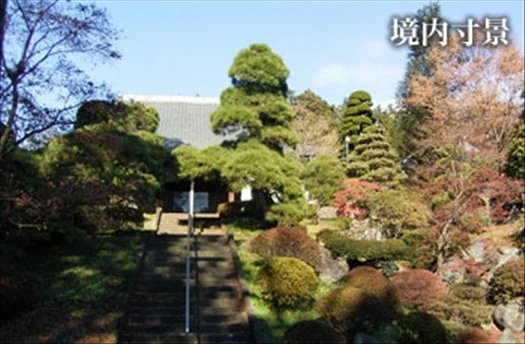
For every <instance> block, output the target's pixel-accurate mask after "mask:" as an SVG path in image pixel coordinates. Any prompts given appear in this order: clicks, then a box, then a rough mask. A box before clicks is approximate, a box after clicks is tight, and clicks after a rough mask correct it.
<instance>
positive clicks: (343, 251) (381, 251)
mask: <svg viewBox="0 0 525 344" xmlns="http://www.w3.org/2000/svg"><path fill="white" fill-rule="evenodd" d="M317 239H318V240H320V241H322V242H324V244H325V247H326V248H327V249H328V250H330V252H332V255H333V256H335V257H346V259H347V260H348V261H358V262H366V261H372V262H373V261H387V260H403V259H408V258H410V257H411V256H412V254H413V253H412V251H413V250H412V249H411V248H410V247H409V246H407V245H406V244H405V243H404V242H403V241H402V240H398V239H390V240H383V241H377V240H352V239H348V238H346V237H344V236H342V235H340V234H338V233H337V232H334V231H330V230H323V231H321V232H319V233H318V235H317Z"/></svg>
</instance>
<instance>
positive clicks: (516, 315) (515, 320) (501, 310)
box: [493, 299, 525, 333]
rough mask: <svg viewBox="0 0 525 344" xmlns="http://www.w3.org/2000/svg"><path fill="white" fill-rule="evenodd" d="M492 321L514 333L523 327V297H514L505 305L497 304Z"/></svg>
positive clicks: (524, 322) (524, 315)
mask: <svg viewBox="0 0 525 344" xmlns="http://www.w3.org/2000/svg"><path fill="white" fill-rule="evenodd" d="M493 318H494V322H495V323H496V324H497V325H499V326H501V327H503V328H505V329H509V330H511V331H512V332H514V333H519V332H522V331H523V330H524V329H525V305H524V300H523V299H514V300H512V301H511V302H509V303H508V304H506V305H498V306H497V307H496V309H495V310H494V314H493Z"/></svg>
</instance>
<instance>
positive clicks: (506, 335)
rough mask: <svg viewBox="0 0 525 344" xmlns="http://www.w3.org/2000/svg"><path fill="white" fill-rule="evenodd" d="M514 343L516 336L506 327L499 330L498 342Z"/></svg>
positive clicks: (499, 343)
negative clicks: (501, 330)
mask: <svg viewBox="0 0 525 344" xmlns="http://www.w3.org/2000/svg"><path fill="white" fill-rule="evenodd" d="M514 343H516V338H514V334H513V333H512V331H511V330H509V329H508V328H507V329H505V330H503V332H501V336H499V338H498V344H514Z"/></svg>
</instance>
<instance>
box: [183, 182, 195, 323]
mask: <svg viewBox="0 0 525 344" xmlns="http://www.w3.org/2000/svg"><path fill="white" fill-rule="evenodd" d="M194 187H195V182H194V181H193V180H192V181H191V186H190V195H189V196H190V197H189V201H190V207H189V211H188V238H187V242H186V317H185V326H184V329H185V332H186V333H190V240H191V236H192V234H193V212H194V203H193V202H194Z"/></svg>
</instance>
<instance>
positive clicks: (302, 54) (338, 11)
mask: <svg viewBox="0 0 525 344" xmlns="http://www.w3.org/2000/svg"><path fill="white" fill-rule="evenodd" d="M428 3H429V2H428V1H404V2H399V1H395V2H394V1H366V2H365V1H334V2H327V1H325V2H299V1H288V2H286V1H281V2H270V1H265V2H262V1H261V2H247V1H246V2H241V1H230V2H219V1H211V2H204V1H197V2H175V1H98V4H99V5H100V6H102V7H105V8H106V9H107V10H108V13H109V14H110V17H111V19H112V21H113V23H114V24H115V25H116V27H117V28H119V29H120V30H122V35H123V38H122V39H121V40H120V41H119V42H118V45H117V46H118V49H119V51H120V52H121V53H122V55H123V58H122V60H120V61H116V62H112V63H111V64H109V65H104V66H98V67H97V68H96V69H95V70H93V71H92V74H93V75H94V77H95V78H96V79H98V80H102V81H105V82H106V83H107V84H108V85H109V86H110V87H111V88H112V90H113V91H115V92H117V93H140V94H157V95H185V96H193V95H195V94H197V93H198V94H200V95H201V96H209V97H216V96H219V95H220V93H221V92H222V90H223V89H224V88H226V87H227V86H229V85H230V80H229V78H228V76H227V72H228V69H229V67H230V65H231V63H232V61H233V58H234V57H235V55H236V54H237V53H238V52H239V50H241V49H243V48H246V47H248V46H249V45H250V44H252V43H266V44H268V45H269V46H270V47H271V48H272V50H273V51H275V52H276V53H277V54H279V55H280V56H281V57H282V58H283V60H284V62H285V63H286V65H287V66H288V68H289V70H290V78H289V80H288V84H289V87H290V88H291V89H292V90H295V91H296V92H297V93H299V92H302V91H304V90H306V89H308V88H310V89H311V90H313V91H314V92H316V93H317V94H319V95H320V96H321V97H323V98H324V99H326V100H327V101H328V102H330V103H332V104H335V105H338V104H341V103H342V101H343V99H344V97H346V96H348V95H349V94H350V93H351V92H352V91H355V90H357V89H365V90H367V91H368V92H370V94H371V95H372V97H373V100H374V103H375V104H385V103H388V102H390V101H391V100H392V99H393V98H394V96H395V90H396V87H397V85H398V83H399V81H400V80H401V79H402V77H403V74H404V71H405V66H406V61H407V60H406V54H407V48H394V47H393V46H392V45H391V44H390V40H389V39H390V36H391V34H392V31H391V28H390V26H391V25H392V18H393V17H394V16H395V17H400V18H401V17H404V16H406V15H407V14H410V13H415V12H416V11H417V10H418V9H419V8H421V7H423V6H424V5H425V4H428ZM440 4H441V9H442V13H443V15H444V17H445V18H447V19H448V22H451V23H457V24H462V23H466V20H467V19H468V18H475V19H477V20H479V21H480V22H481V21H482V20H483V19H484V18H485V17H487V16H488V17H496V18H497V17H501V16H504V17H506V18H508V20H509V26H510V33H509V36H510V37H511V38H514V39H515V40H516V41H517V42H518V44H519V46H520V48H521V50H522V51H523V47H524V31H525V29H524V12H525V9H524V4H523V1H454V2H452V1H441V2H440Z"/></svg>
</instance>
